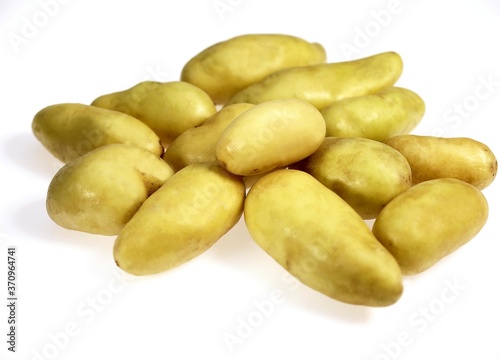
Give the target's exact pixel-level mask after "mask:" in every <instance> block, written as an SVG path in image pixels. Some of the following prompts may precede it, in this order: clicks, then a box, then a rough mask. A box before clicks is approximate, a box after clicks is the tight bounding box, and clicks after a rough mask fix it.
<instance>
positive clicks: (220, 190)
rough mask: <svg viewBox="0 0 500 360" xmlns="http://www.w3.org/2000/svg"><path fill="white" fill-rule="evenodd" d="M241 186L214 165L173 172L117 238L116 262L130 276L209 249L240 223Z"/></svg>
mask: <svg viewBox="0 0 500 360" xmlns="http://www.w3.org/2000/svg"><path fill="white" fill-rule="evenodd" d="M244 199H245V185H244V184H243V181H242V180H241V178H240V177H238V176H235V175H233V174H230V173H228V172H227V171H226V170H224V169H223V168H221V167H220V166H218V165H216V164H214V163H203V164H193V165H189V166H187V167H185V168H184V169H182V170H180V171H179V172H177V173H175V174H174V175H173V176H172V177H171V178H170V179H169V180H168V181H167V182H165V184H164V185H163V186H162V187H161V188H160V189H159V190H158V191H156V192H155V193H154V194H153V195H151V196H150V197H149V198H148V199H147V200H146V201H145V202H144V204H143V205H142V206H141V207H140V208H139V210H138V211H137V213H136V214H135V215H134V216H133V217H132V219H130V221H129V222H128V223H127V225H125V227H124V228H123V230H122V231H121V232H120V234H119V235H118V237H117V239H116V241H115V245H114V249H113V254H114V258H115V261H116V264H117V265H118V266H119V267H120V268H121V269H123V270H124V271H126V272H128V273H130V274H134V275H150V274H156V273H159V272H162V271H166V270H169V269H172V268H174V267H176V266H180V265H181V264H183V263H185V262H187V261H189V260H191V259H193V258H194V257H196V256H198V255H200V254H201V253H203V252H205V251H206V250H208V249H209V248H210V247H211V246H212V245H213V244H214V243H215V242H216V241H217V240H218V239H219V238H220V237H222V236H223V235H224V234H225V233H226V232H227V231H229V230H230V229H231V228H232V227H233V226H234V225H235V224H236V223H237V222H238V220H239V219H240V217H241V213H242V210H243V201H244Z"/></svg>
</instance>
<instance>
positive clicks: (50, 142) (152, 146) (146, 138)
mask: <svg viewBox="0 0 500 360" xmlns="http://www.w3.org/2000/svg"><path fill="white" fill-rule="evenodd" d="M31 127H32V130H33V134H34V135H35V137H36V138H37V139H38V140H39V141H40V142H41V143H42V145H43V146H44V147H45V148H46V149H47V150H48V151H49V152H50V153H51V154H52V155H54V156H55V157H56V158H58V159H59V160H61V161H62V162H64V163H67V162H70V161H72V160H75V159H77V158H79V157H80V156H82V155H85V154H87V153H88V152H90V151H92V150H94V149H97V148H98V147H101V146H104V145H110V144H129V145H135V146H137V147H140V148H143V149H145V150H148V151H151V152H152V153H153V154H155V155H157V156H161V155H162V154H163V147H162V145H161V143H160V138H159V137H158V136H157V135H156V134H155V133H154V132H153V130H151V129H150V128H149V127H147V126H146V125H145V124H143V123H142V122H141V121H140V120H138V119H136V118H134V117H132V116H130V115H127V114H123V113H121V112H118V111H111V110H108V109H101V108H98V107H95V106H89V105H84V104H72V103H67V104H56V105H51V106H47V107H46V108H44V109H42V110H40V111H39V112H38V113H37V114H36V115H35V117H34V118H33V122H32V124H31Z"/></svg>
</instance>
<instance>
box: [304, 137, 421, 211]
mask: <svg viewBox="0 0 500 360" xmlns="http://www.w3.org/2000/svg"><path fill="white" fill-rule="evenodd" d="M296 166H297V167H298V168H299V169H301V170H304V171H306V172H307V173H309V174H311V175H312V176H314V177H315V178H316V179H317V180H319V181H320V182H321V183H322V184H323V185H325V186H326V187H327V188H329V189H330V190H332V191H334V192H335V193H337V195H339V196H340V197H341V198H342V199H344V200H345V201H346V202H347V203H348V204H349V205H351V206H352V207H353V208H354V210H356V212H357V213H358V214H359V215H360V216H361V217H362V218H363V219H373V218H375V217H376V216H377V215H378V213H379V212H380V210H382V208H383V207H384V206H385V205H387V204H388V203H389V202H390V201H391V200H392V199H393V198H395V197H396V196H397V195H399V194H401V193H403V192H404V191H406V190H408V189H409V188H410V186H411V169H410V165H409V164H408V161H406V159H405V158H404V156H403V155H401V154H400V153H399V152H398V151H396V150H394V149H393V148H391V147H390V146H387V145H385V144H383V143H380V142H378V141H375V140H369V139H364V138H334V137H327V138H325V140H324V141H323V143H322V144H321V146H320V147H319V149H318V150H316V151H315V152H314V153H313V154H312V155H311V156H309V157H308V158H306V159H304V160H303V161H301V162H299V163H298V164H297V165H296Z"/></svg>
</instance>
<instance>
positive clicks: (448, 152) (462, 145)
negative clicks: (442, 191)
mask: <svg viewBox="0 0 500 360" xmlns="http://www.w3.org/2000/svg"><path fill="white" fill-rule="evenodd" d="M386 144H387V145H389V146H391V147H393V148H395V149H396V150H398V151H399V152H400V153H402V154H403V155H404V157H405V158H406V159H407V160H408V162H409V163H410V166H411V170H412V174H413V184H418V183H421V182H422V181H426V180H431V179H440V178H454V179H459V180H462V181H465V182H468V183H469V184H472V185H474V186H475V187H477V188H478V189H480V190H482V189H485V188H486V187H487V186H488V185H490V184H491V183H492V182H493V180H494V179H495V176H496V174H497V169H498V163H497V159H496V157H495V155H494V154H493V152H492V151H491V149H490V148H489V147H488V146H486V145H485V144H483V143H481V142H479V141H476V140H473V139H470V138H463V137H462V138H440V137H435V136H422V135H401V136H395V137H393V138H391V139H389V140H387V141H386Z"/></svg>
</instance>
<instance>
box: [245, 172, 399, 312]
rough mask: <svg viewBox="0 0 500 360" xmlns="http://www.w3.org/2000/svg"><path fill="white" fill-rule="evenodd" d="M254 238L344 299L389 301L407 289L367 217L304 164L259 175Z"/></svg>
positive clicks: (307, 279)
mask: <svg viewBox="0 0 500 360" xmlns="http://www.w3.org/2000/svg"><path fill="white" fill-rule="evenodd" d="M244 216H245V222H246V225H247V227H248V230H249V232H250V235H251V236H252V238H253V239H254V240H255V242H256V243H257V244H258V245H259V246H260V247H261V248H262V249H263V250H264V251H266V252H267V253H268V254H269V255H270V256H271V257H272V258H273V259H274V260H276V261H277V262H278V263H279V264H280V265H281V266H282V267H284V268H285V269H286V270H287V271H289V272H290V273H291V274H292V275H293V276H295V277H296V278H297V279H298V280H300V281H301V282H303V283H304V284H306V285H307V286H309V287H311V288H313V289H315V290H317V291H319V292H321V293H323V294H325V295H327V296H329V297H332V298H334V299H337V300H339V301H343V302H347V303H351V304H358V305H367V306H387V305H390V304H393V303H394V302H396V301H397V300H398V299H399V297H400V296H401V293H402V291H403V286H402V280H401V271H400V269H399V267H398V264H397V263H396V261H395V260H394V258H393V257H392V256H391V254H390V253H389V252H388V251H387V250H386V249H384V247H383V246H382V245H381V244H380V243H379V242H378V241H377V239H375V237H374V236H373V234H372V233H371V231H370V229H369V228H368V226H367V225H366V224H365V222H364V221H363V220H362V219H361V218H360V217H359V215H358V214H357V213H356V212H355V211H354V210H353V209H352V208H351V207H350V206H349V205H348V204H347V203H346V202H345V201H344V200H342V199H341V198H340V197H339V196H338V195H336V194H335V193H334V192H332V191H330V190H328V189H327V188H326V187H325V186H323V185H322V184H321V183H320V182H319V181H317V180H316V179H314V178H313V177H312V176H311V175H309V174H307V173H305V172H303V171H299V170H290V169H286V170H277V171H274V172H272V173H270V174H268V175H266V176H264V177H262V178H261V179H259V180H258V181H257V182H256V183H255V184H254V185H253V186H252V188H251V189H250V191H249V193H248V196H247V198H246V200H245V208H244Z"/></svg>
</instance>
